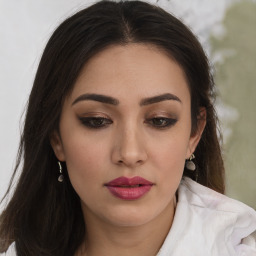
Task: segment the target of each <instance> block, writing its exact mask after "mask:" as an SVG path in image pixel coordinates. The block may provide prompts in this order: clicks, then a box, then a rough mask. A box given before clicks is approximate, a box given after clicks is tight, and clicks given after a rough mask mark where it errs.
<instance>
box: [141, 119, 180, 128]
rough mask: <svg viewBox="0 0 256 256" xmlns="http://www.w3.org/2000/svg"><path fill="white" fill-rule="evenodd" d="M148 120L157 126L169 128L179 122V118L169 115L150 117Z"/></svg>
mask: <svg viewBox="0 0 256 256" xmlns="http://www.w3.org/2000/svg"><path fill="white" fill-rule="evenodd" d="M146 122H147V123H148V124H150V125H152V126H153V127H155V128H167V127H169V126H172V125H174V124H175V123H176V122H177V119H173V118H167V117H154V118H151V119H148V120H147V121H146Z"/></svg>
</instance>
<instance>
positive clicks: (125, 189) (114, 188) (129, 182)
mask: <svg viewBox="0 0 256 256" xmlns="http://www.w3.org/2000/svg"><path fill="white" fill-rule="evenodd" d="M153 185H154V184H153V183H152V182H150V181H148V180H146V179H144V178H142V177H139V176H135V177H133V178H127V177H119V178H117V179H114V180H112V181H110V182H108V183H106V184H104V186H105V187H106V188H107V189H108V190H109V191H110V193H111V194H112V195H113V196H115V197H118V198H120V199H123V200H136V199H139V198H141V197H142V196H144V195H145V194H146V193H148V192H149V191H150V189H151V188H152V186H153Z"/></svg>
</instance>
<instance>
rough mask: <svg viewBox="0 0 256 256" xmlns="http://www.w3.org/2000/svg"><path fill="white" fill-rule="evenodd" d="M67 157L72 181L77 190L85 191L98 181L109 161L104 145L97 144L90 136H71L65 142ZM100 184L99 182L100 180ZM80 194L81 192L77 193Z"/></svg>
mask: <svg viewBox="0 0 256 256" xmlns="http://www.w3.org/2000/svg"><path fill="white" fill-rule="evenodd" d="M65 142H66V143H65V144H64V148H65V157H66V165H67V170H68V174H69V178H70V181H71V183H72V185H73V187H74V189H75V190H81V189H85V188H86V187H89V186H90V185H91V184H92V183H93V182H94V181H96V180H97V179H98V178H99V176H100V175H102V172H103V168H102V167H103V166H104V163H106V161H107V155H106V149H105V147H104V145H105V144H104V143H95V140H93V141H92V137H91V136H88V135H81V136H80V135H78V136H72V137H71V136H70V137H68V138H67V139H66V140H65ZM98 183H99V180H98ZM77 193H78V194H79V191H77Z"/></svg>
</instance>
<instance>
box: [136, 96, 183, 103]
mask: <svg viewBox="0 0 256 256" xmlns="http://www.w3.org/2000/svg"><path fill="white" fill-rule="evenodd" d="M165 100H175V101H178V102H180V103H182V102H181V100H180V98H178V97H177V96H176V95H174V94H171V93H164V94H161V95H157V96H154V97H149V98H145V99H143V100H141V102H140V106H146V105H150V104H154V103H158V102H161V101H165Z"/></svg>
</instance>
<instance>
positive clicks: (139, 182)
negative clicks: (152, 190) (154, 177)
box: [104, 176, 153, 187]
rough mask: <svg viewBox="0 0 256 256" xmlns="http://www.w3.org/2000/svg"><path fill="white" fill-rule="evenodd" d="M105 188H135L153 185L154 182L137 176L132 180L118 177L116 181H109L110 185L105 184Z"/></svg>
mask: <svg viewBox="0 0 256 256" xmlns="http://www.w3.org/2000/svg"><path fill="white" fill-rule="evenodd" d="M104 185H105V186H112V187H118V186H135V185H142V186H143V185H153V183H152V182H150V181H148V180H146V179H144V178H142V177H140V176H135V177H132V178H128V177H123V176H122V177H118V178H116V179H114V180H111V181H109V182H108V183H106V184H104Z"/></svg>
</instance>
